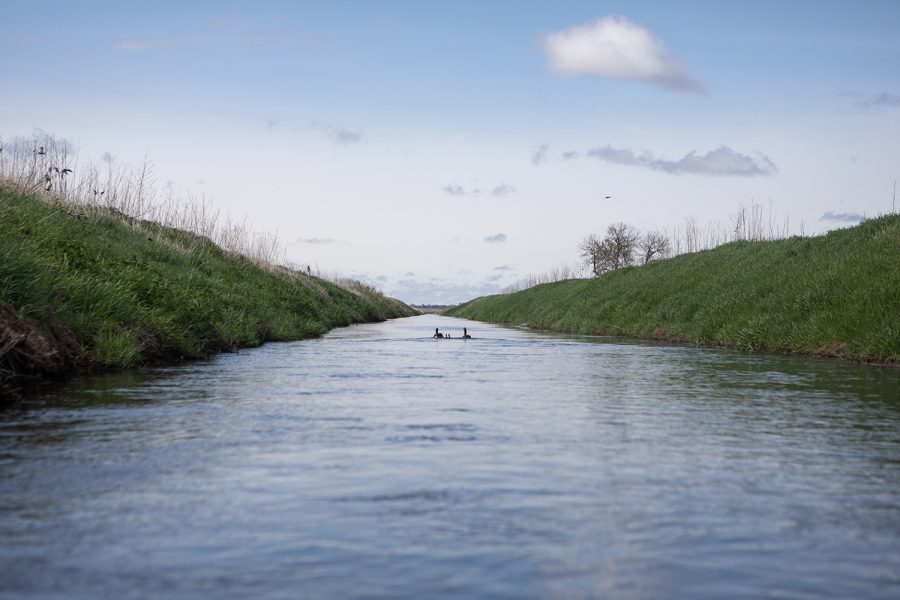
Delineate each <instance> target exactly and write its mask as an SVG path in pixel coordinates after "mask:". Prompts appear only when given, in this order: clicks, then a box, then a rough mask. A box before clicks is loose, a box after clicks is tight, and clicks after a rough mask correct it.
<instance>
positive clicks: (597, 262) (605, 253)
mask: <svg viewBox="0 0 900 600" xmlns="http://www.w3.org/2000/svg"><path fill="white" fill-rule="evenodd" d="M639 239H640V232H638V230H636V229H635V228H634V227H632V226H631V225H626V224H625V223H613V224H612V225H610V226H609V227H607V228H606V237H604V238H603V239H602V240H600V239H598V238H597V236H596V235H594V234H590V235H588V236H587V237H586V238H584V239H583V240H582V241H581V244H579V245H578V250H579V251H580V253H581V254H580V256H581V259H582V260H583V261H584V264H585V265H586V266H588V267H590V269H591V272H592V273H593V274H594V275H595V276H596V277H599V276H600V275H603V274H604V273H607V272H609V271H615V270H616V269H619V268H621V267H627V266H631V265H632V264H634V254H635V249H636V248H637V243H638V240H639Z"/></svg>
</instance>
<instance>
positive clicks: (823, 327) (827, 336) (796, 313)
mask: <svg viewBox="0 0 900 600" xmlns="http://www.w3.org/2000/svg"><path fill="white" fill-rule="evenodd" d="M446 314H449V315H452V316H458V317H465V318H469V319H476V320H481V321H490V322H494V323H516V324H518V323H528V324H529V325H530V326H531V327H537V328H546V329H551V330H556V331H566V332H577V333H583V334H610V335H622V336H633V337H641V338H654V339H664V340H674V341H680V342H688V343H694V344H711V345H725V346H733V347H737V348H744V349H748V350H766V351H778V352H790V353H804V354H814V355H821V356H833V357H840V358H847V359H855V360H864V361H877V362H897V361H898V360H900V216H898V215H889V216H885V217H880V218H877V219H871V220H868V221H865V222H863V223H861V224H860V225H858V226H856V227H852V228H849V229H842V230H838V231H832V232H830V233H828V234H826V235H823V236H817V237H809V238H801V237H794V238H789V239H784V240H778V241H766V242H734V243H731V244H726V245H723V246H720V247H718V248H715V249H713V250H708V251H704V252H698V253H695V254H686V255H682V256H678V257H676V258H672V259H669V260H664V261H660V262H657V263H651V264H649V265H647V266H643V267H632V268H626V269H621V270H619V271H615V272H612V273H608V274H606V275H604V276H602V277H600V278H597V279H578V280H568V281H562V282H557V283H549V284H544V285H539V286H536V287H533V288H531V289H527V290H524V291H521V292H517V293H514V294H508V295H497V296H487V297H483V298H478V299H475V300H472V301H470V302H468V303H466V304H463V305H461V306H459V307H456V308H454V309H451V310H450V311H448V312H447V313H446Z"/></svg>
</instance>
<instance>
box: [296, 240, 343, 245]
mask: <svg viewBox="0 0 900 600" xmlns="http://www.w3.org/2000/svg"><path fill="white" fill-rule="evenodd" d="M336 243H337V240H335V239H333V238H297V239H296V240H294V241H293V242H291V246H295V245H297V244H311V245H313V246H330V245H332V244H336Z"/></svg>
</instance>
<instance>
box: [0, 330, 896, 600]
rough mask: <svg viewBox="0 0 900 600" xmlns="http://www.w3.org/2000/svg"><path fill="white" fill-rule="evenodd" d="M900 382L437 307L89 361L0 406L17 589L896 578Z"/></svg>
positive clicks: (438, 591)
mask: <svg viewBox="0 0 900 600" xmlns="http://www.w3.org/2000/svg"><path fill="white" fill-rule="evenodd" d="M463 326H466V327H468V328H469V330H470V333H472V335H474V336H475V338H476V339H473V340H468V341H464V340H456V339H454V340H434V339H431V338H430V337H429V336H430V334H431V332H433V330H434V328H435V327H440V328H441V329H442V330H445V331H450V332H451V333H456V331H457V330H459V331H460V332H461V330H462V327H463ZM898 390H900V371H898V370H897V369H892V368H878V367H869V366H860V365H852V364H842V363H835V362H830V361H819V360H811V359H802V358H793V357H778V356H759V355H747V354H741V353H736V352H729V351H721V350H708V349H698V348H685V347H673V346H664V345H649V344H640V343H631V342H622V341H621V340H614V339H610V338H590V337H574V336H570V337H567V336H558V335H547V334H539V333H535V332H530V331H527V330H520V329H507V328H498V327H493V326H490V325H484V324H479V323H473V322H468V321H461V320H455V319H447V318H442V317H436V316H423V317H416V318H413V319H404V320H398V321H391V322H388V323H382V324H375V325H361V326H354V327H349V328H345V329H340V330H336V331H334V332H332V333H330V334H329V335H327V336H326V337H325V338H324V339H320V340H307V341H302V342H295V343H283V344H269V345H266V346H264V347H262V348H258V349H254V350H247V351H242V352H238V353H235V354H230V355H224V356H221V357H219V358H217V359H216V360H213V361H210V362H207V363H195V364H190V365H186V366H181V367H176V368H167V369H156V370H152V371H149V372H143V373H138V374H135V373H129V374H122V375H113V376H106V377H101V378H92V379H84V380H80V381H78V382H75V383H73V384H72V385H70V386H68V387H66V388H64V389H61V390H55V391H53V392H50V393H47V394H45V395H44V396H41V397H36V398H35V399H34V400H33V401H32V403H31V404H30V406H29V407H28V408H27V409H25V410H13V411H8V412H6V413H0V564H3V565H4V567H3V569H2V571H0V596H3V597H6V596H10V597H41V598H46V597H50V598H53V597H60V598H63V597H65V598H71V597H82V598H96V597H123V598H127V597H165V598H208V597H217V598H229V597H277V598H282V597H283V598H297V597H323V598H325V597H327V598H335V597H367V598H368V597H392V598H394V597H408V598H421V597H441V596H454V597H509V598H522V597H535V598H547V597H564V598H581V597H584V598H593V597H604V596H610V597H684V598H695V597H708V598H722V597H729V598H731V597H742V596H743V597H759V596H761V595H773V596H786V597H817V598H818V597H840V598H850V597H854V598H856V597H866V598H877V597H884V598H889V597H890V598H893V597H897V596H898V594H900V394H898Z"/></svg>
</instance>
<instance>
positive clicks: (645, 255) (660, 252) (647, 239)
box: [637, 231, 671, 265]
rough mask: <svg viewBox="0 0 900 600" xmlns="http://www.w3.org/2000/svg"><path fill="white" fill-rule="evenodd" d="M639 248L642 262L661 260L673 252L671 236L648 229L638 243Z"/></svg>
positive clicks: (644, 263)
mask: <svg viewBox="0 0 900 600" xmlns="http://www.w3.org/2000/svg"><path fill="white" fill-rule="evenodd" d="M637 247H638V250H640V253H641V261H642V262H641V264H643V265H646V264H647V263H650V262H653V261H655V260H660V259H663V258H666V257H667V256H669V253H670V252H671V250H670V247H669V238H667V237H666V235H665V234H664V233H662V232H660V231H647V232H646V233H644V235H642V236H641V238H640V239H639V240H638V243H637Z"/></svg>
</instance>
